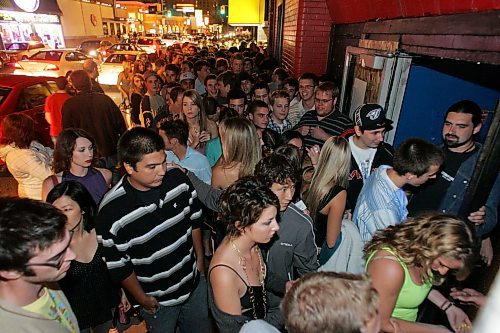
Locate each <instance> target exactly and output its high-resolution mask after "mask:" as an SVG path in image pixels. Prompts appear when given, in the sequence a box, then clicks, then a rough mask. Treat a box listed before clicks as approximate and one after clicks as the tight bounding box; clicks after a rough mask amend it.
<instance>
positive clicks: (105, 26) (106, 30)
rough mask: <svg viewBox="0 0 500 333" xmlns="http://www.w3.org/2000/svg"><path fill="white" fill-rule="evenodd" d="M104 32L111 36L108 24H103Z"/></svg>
mask: <svg viewBox="0 0 500 333" xmlns="http://www.w3.org/2000/svg"><path fill="white" fill-rule="evenodd" d="M102 31H103V33H104V34H105V35H109V30H108V23H106V22H102Z"/></svg>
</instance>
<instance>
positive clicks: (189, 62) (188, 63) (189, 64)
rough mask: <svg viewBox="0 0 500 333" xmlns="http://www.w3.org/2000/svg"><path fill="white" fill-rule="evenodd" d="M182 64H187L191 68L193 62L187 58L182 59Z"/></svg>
mask: <svg viewBox="0 0 500 333" xmlns="http://www.w3.org/2000/svg"><path fill="white" fill-rule="evenodd" d="M182 65H188V67H189V68H190V69H193V68H194V65H193V63H192V62H191V61H189V60H184V61H183V62H182Z"/></svg>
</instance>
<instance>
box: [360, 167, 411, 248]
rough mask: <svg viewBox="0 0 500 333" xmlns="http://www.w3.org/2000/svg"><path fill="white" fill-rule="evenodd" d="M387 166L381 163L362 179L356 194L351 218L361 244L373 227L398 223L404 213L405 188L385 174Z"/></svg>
mask: <svg viewBox="0 0 500 333" xmlns="http://www.w3.org/2000/svg"><path fill="white" fill-rule="evenodd" d="M391 168H392V167H390V166H388V165H381V166H380V167H379V168H378V169H377V170H376V171H375V172H374V173H372V175H371V176H370V177H369V178H368V179H367V180H366V182H365V185H364V186H363V189H362V190H361V193H360V194H359V197H358V202H357V204H356V209H354V214H353V217H352V221H353V222H354V224H356V225H357V226H358V228H359V233H360V234H361V240H362V241H363V243H364V244H366V243H367V242H369V241H370V240H371V239H372V237H373V235H374V234H375V232H376V231H378V230H383V229H385V228H387V227H388V226H390V225H397V224H400V223H401V222H402V221H403V220H404V219H406V217H407V216H408V210H407V209H406V205H407V204H408V200H407V199H406V195H405V192H404V191H403V189H401V188H399V187H397V186H396V185H395V184H394V183H393V182H392V181H391V179H390V178H389V176H388V175H387V170H389V169H391Z"/></svg>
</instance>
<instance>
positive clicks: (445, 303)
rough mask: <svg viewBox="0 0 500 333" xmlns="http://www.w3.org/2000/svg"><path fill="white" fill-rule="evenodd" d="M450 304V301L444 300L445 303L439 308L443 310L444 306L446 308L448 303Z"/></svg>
mask: <svg viewBox="0 0 500 333" xmlns="http://www.w3.org/2000/svg"><path fill="white" fill-rule="evenodd" d="M448 302H449V301H448V300H447V299H445V300H444V302H443V304H441V305H440V306H439V308H440V309H441V310H443V308H444V306H445V305H446V303H448Z"/></svg>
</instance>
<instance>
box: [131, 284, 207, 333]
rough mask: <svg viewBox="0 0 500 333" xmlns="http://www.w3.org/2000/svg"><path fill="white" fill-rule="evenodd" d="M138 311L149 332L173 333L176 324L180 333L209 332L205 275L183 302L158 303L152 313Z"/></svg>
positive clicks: (142, 310)
mask: <svg viewBox="0 0 500 333" xmlns="http://www.w3.org/2000/svg"><path fill="white" fill-rule="evenodd" d="M140 312H141V315H142V317H143V318H144V320H145V321H146V325H147V327H148V332H150V333H175V328H176V326H177V325H178V326H179V331H180V333H206V332H209V329H210V324H209V320H208V301H207V280H206V277H205V276H201V277H200V281H199V282H198V285H197V286H196V288H195V289H194V290H193V292H192V293H191V295H190V296H189V298H188V299H187V301H185V302H184V303H182V304H180V305H175V306H161V305H160V307H159V308H158V310H157V311H156V312H155V313H153V314H152V313H150V312H148V311H146V310H144V309H142V308H141V310H140Z"/></svg>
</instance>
